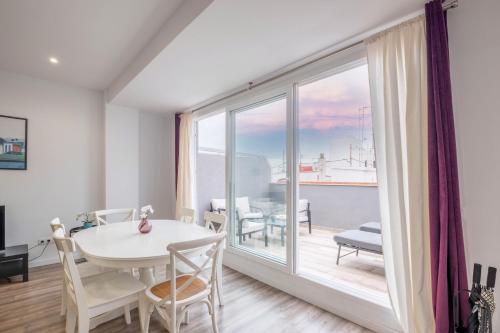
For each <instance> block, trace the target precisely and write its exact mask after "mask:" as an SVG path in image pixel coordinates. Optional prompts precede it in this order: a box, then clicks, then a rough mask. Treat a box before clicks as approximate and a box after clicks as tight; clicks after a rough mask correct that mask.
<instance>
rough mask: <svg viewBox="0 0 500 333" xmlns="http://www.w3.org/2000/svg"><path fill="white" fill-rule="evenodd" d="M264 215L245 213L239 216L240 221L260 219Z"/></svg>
mask: <svg viewBox="0 0 500 333" xmlns="http://www.w3.org/2000/svg"><path fill="white" fill-rule="evenodd" d="M263 217H264V215H262V213H259V212H256V213H246V214H243V216H241V218H242V219H261V218H263Z"/></svg>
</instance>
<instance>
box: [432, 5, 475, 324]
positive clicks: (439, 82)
mask: <svg viewBox="0 0 500 333" xmlns="http://www.w3.org/2000/svg"><path fill="white" fill-rule="evenodd" d="M425 17H426V28H427V29H426V34H427V67H428V69H427V74H428V82H427V89H428V95H429V102H428V103H429V105H428V107H429V133H428V139H429V216H430V218H429V223H430V237H431V274H432V295H433V303H434V316H435V320H436V332H439V333H448V332H453V331H454V327H453V326H454V325H453V297H454V295H455V294H456V293H457V292H458V291H460V290H463V289H467V269H466V263H465V253H464V241H463V233H462V219H461V214H460V195H459V186H458V167H457V152H456V144H455V127H454V121H453V106H452V97H451V80H450V62H449V53H448V27H447V21H446V13H445V12H443V9H442V6H441V1H440V0H433V1H431V2H429V3H427V4H426V5H425ZM459 305H460V311H459V313H460V319H461V322H462V324H463V325H465V323H466V318H467V315H468V311H469V304H468V302H467V296H466V295H465V293H462V295H461V298H460V300H459Z"/></svg>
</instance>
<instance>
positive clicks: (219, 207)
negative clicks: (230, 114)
mask: <svg viewBox="0 0 500 333" xmlns="http://www.w3.org/2000/svg"><path fill="white" fill-rule="evenodd" d="M196 133H197V139H198V140H197V146H198V149H197V151H196V204H197V207H196V208H197V209H196V211H197V213H198V220H199V221H201V220H202V219H203V213H204V212H205V211H210V210H216V211H220V212H224V211H225V208H226V205H225V202H226V113H225V112H223V111H222V112H221V111H219V112H218V113H215V114H214V115H210V116H208V117H204V118H202V119H200V120H198V121H197V131H196Z"/></svg>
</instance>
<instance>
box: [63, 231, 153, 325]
mask: <svg viewBox="0 0 500 333" xmlns="http://www.w3.org/2000/svg"><path fill="white" fill-rule="evenodd" d="M53 238H54V242H55V243H56V246H57V247H58V248H62V249H63V253H64V256H63V271H64V282H65V286H66V292H67V296H68V297H67V313H66V333H73V332H74V331H75V328H76V327H77V323H78V333H87V332H88V331H89V326H90V319H91V318H94V317H97V316H100V315H102V314H104V313H107V312H109V311H112V310H115V309H119V308H124V307H127V308H128V307H129V306H130V304H131V303H133V302H137V301H138V300H139V296H140V295H142V292H143V291H144V289H145V288H146V286H145V285H144V284H142V282H140V281H138V280H136V279H134V278H133V277H132V276H130V274H127V273H120V272H108V273H103V274H99V275H94V276H91V277H87V278H86V279H82V278H81V276H80V273H79V271H78V269H77V267H76V264H75V258H74V256H73V253H74V252H75V251H76V246H75V242H74V240H73V239H71V238H69V237H66V235H65V234H64V231H63V229H57V230H56V231H54V233H53ZM125 321H126V323H127V324H130V314H129V315H128V316H127V314H125Z"/></svg>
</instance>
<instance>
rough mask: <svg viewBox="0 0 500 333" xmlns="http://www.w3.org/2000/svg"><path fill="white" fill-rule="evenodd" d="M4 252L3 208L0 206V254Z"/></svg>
mask: <svg viewBox="0 0 500 333" xmlns="http://www.w3.org/2000/svg"><path fill="white" fill-rule="evenodd" d="M3 251H5V206H0V253H1V252H3Z"/></svg>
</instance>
